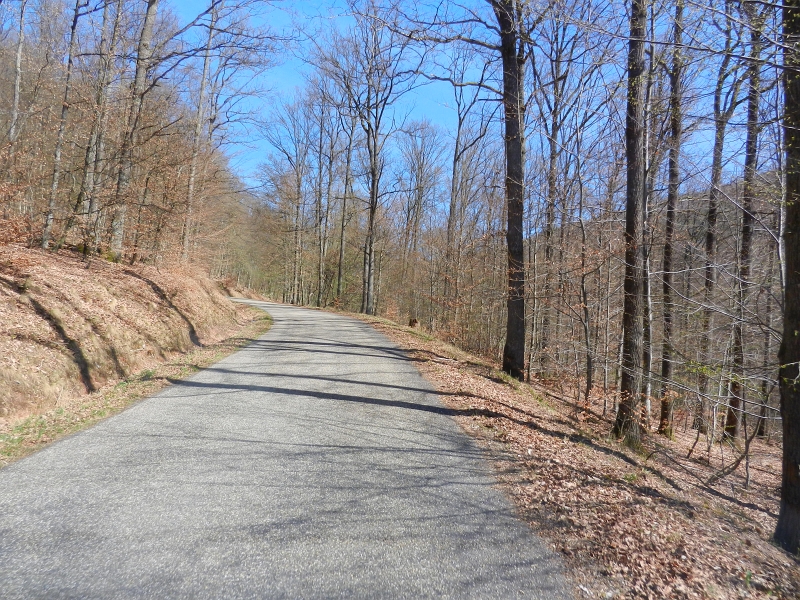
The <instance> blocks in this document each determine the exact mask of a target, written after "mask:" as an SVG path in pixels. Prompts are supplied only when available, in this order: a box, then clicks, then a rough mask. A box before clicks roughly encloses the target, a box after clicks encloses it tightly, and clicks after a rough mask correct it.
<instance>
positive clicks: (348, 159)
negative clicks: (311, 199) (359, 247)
mask: <svg viewBox="0 0 800 600" xmlns="http://www.w3.org/2000/svg"><path fill="white" fill-rule="evenodd" d="M355 130H356V119H355V116H353V117H351V119H350V129H349V135H348V137H347V155H346V158H345V166H344V193H343V194H342V223H341V230H340V232H339V265H338V269H337V272H336V299H337V300H338V299H340V298H341V297H342V270H343V267H344V243H345V239H346V237H345V229H346V227H347V198H348V196H349V194H350V186H351V183H350V181H351V178H352V174H351V161H352V158H353V141H354V140H353V138H354V137H355Z"/></svg>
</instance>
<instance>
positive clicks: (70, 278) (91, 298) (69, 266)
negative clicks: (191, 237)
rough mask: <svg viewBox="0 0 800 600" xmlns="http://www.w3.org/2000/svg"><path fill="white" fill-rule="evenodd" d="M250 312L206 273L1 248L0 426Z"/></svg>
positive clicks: (76, 395)
mask: <svg viewBox="0 0 800 600" xmlns="http://www.w3.org/2000/svg"><path fill="white" fill-rule="evenodd" d="M252 311H253V309H250V308H248V307H244V306H239V305H235V304H233V303H231V302H230V301H229V300H228V299H227V298H226V296H225V294H224V293H223V291H222V290H221V289H220V286H219V285H217V284H216V283H215V282H213V281H212V280H210V279H209V278H208V277H206V276H204V275H203V274H201V273H200V272H198V271H194V270H190V269H177V268H176V269H157V268H155V267H151V266H141V265H137V266H127V265H123V264H115V263H111V262H108V261H105V260H102V259H96V258H95V259H92V260H90V261H89V262H85V261H84V260H82V258H81V256H80V255H77V254H74V253H71V252H64V251H62V252H59V253H49V252H44V251H41V250H32V249H27V248H24V247H21V246H15V245H6V246H0V426H8V425H9V424H11V423H12V422H17V421H19V420H20V419H22V418H24V417H26V416H30V415H38V414H42V413H44V412H46V411H48V410H52V409H57V408H58V407H61V406H66V405H67V404H69V403H70V402H73V401H75V400H76V399H80V398H82V397H85V396H87V395H88V394H91V393H94V392H96V391H97V390H100V389H101V388H103V387H104V386H108V385H110V384H114V383H117V382H119V381H122V380H126V379H127V378H129V377H131V376H132V375H134V374H136V373H138V372H140V371H142V370H145V369H151V368H153V367H155V366H156V365H159V364H161V363H164V362H165V361H167V360H169V359H170V358H172V357H174V356H177V355H180V354H182V353H185V352H187V351H189V350H192V349H200V348H205V347H208V346H209V345H213V344H215V343H217V342H219V341H220V340H223V339H225V338H227V337H229V336H231V335H233V334H235V333H237V332H239V331H240V330H241V329H242V327H243V326H244V325H246V324H247V323H249V322H251V321H252V320H253V319H254V316H253V315H254V313H253V312H252Z"/></svg>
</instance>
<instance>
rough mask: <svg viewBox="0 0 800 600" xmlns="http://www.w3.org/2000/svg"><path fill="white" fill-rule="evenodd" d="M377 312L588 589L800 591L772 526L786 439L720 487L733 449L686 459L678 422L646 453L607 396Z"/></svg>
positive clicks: (757, 451) (760, 447) (660, 594)
mask: <svg viewBox="0 0 800 600" xmlns="http://www.w3.org/2000/svg"><path fill="white" fill-rule="evenodd" d="M362 318H363V317H362ZM364 320H366V321H368V322H370V323H372V324H373V325H374V326H375V327H377V328H378V329H380V330H381V331H383V332H384V333H385V334H386V335H388V336H389V337H390V338H392V339H393V340H394V341H395V342H396V343H398V345H400V346H401V347H402V348H404V349H405V350H407V351H408V352H409V354H410V355H411V357H412V358H413V359H414V360H415V362H416V364H417V365H418V367H419V369H420V371H421V372H422V373H423V375H424V376H425V377H426V378H427V379H428V380H430V381H431V382H432V383H434V385H435V386H436V388H437V390H438V391H439V393H440V396H441V399H442V402H443V403H444V404H445V405H446V406H448V407H449V408H452V409H454V410H455V411H456V412H457V414H458V415H459V416H457V417H456V420H457V421H459V423H460V424H461V425H462V427H463V428H464V430H465V431H466V432H467V433H469V434H470V435H472V436H473V437H474V438H475V439H476V440H477V441H478V442H479V443H480V444H482V445H483V446H484V447H486V448H487V449H488V450H489V451H490V452H491V455H492V456H493V458H494V460H495V463H496V465H497V469H498V476H499V478H500V481H501V482H502V486H503V487H504V489H505V490H506V492H507V493H508V494H509V496H510V497H511V498H512V499H513V501H514V502H515V503H516V505H517V506H518V508H519V511H520V514H521V515H522V517H523V518H525V519H526V520H527V521H528V522H529V523H530V524H531V526H532V527H533V528H534V529H535V530H536V531H537V532H538V533H539V534H540V535H542V536H543V537H545V538H546V539H548V540H550V542H551V543H552V544H553V546H554V548H555V549H556V550H557V551H558V552H559V553H560V554H561V555H562V556H563V558H564V560H565V563H566V565H567V566H568V569H569V574H570V575H571V577H572V578H573V580H574V581H575V585H576V595H577V596H579V597H594V598H606V597H608V598H612V597H613V598H719V599H723V598H724V599H727V598H768V597H769V598H787V599H788V598H797V597H798V596H800V563H799V562H798V560H797V558H796V557H792V556H789V555H787V554H786V553H784V552H783V551H781V550H779V549H778V548H776V547H775V546H773V545H772V544H771V543H770V542H769V539H768V537H769V535H770V534H771V532H772V530H773V528H774V524H775V518H776V514H777V506H778V498H777V494H776V491H777V487H778V484H779V480H778V473H779V469H780V463H779V448H778V447H777V446H775V445H770V444H767V443H766V442H763V441H762V440H756V443H755V446H754V449H753V456H752V457H751V475H750V477H751V480H750V485H749V487H748V488H747V489H745V486H744V481H745V475H744V472H743V468H740V469H738V470H737V471H735V472H734V473H732V474H731V475H729V476H728V477H726V478H725V479H724V480H722V481H720V482H719V484H718V485H717V486H714V487H712V486H708V485H706V484H705V482H707V481H708V479H709V477H710V476H711V475H712V474H713V473H715V472H718V471H719V470H720V469H721V468H722V466H724V463H723V462H722V461H725V460H727V461H729V460H730V454H731V452H730V449H727V450H726V449H724V448H720V449H719V456H717V455H716V454H712V452H713V451H714V449H713V448H712V449H710V450H707V452H706V454H705V455H704V456H700V453H697V454H696V456H695V458H694V459H691V460H689V459H685V458H684V457H685V456H686V454H687V453H688V448H690V447H691V444H692V442H693V441H694V432H692V430H690V429H689V430H688V431H685V432H684V431H680V428H678V427H676V429H677V430H678V431H677V433H676V440H675V441H668V440H666V439H664V438H661V437H659V436H656V435H655V434H653V435H651V436H650V437H649V438H648V439H647V440H646V443H645V449H644V454H637V453H634V452H631V451H629V450H628V449H626V448H624V447H623V446H621V445H620V444H618V443H617V442H616V440H614V439H610V438H609V437H608V434H609V431H610V430H611V422H610V416H611V415H610V413H611V410H609V411H608V413H607V415H606V417H603V415H602V412H601V411H602V399H601V398H595V403H594V404H593V405H589V406H579V407H576V405H575V403H574V402H573V401H571V400H570V399H569V398H566V397H565V396H564V389H563V388H564V386H563V382H562V383H561V384H559V387H558V388H555V387H552V386H551V387H548V386H547V385H545V384H544V383H543V382H534V386H528V385H524V384H519V383H516V382H513V383H511V382H508V381H507V380H505V379H504V378H503V376H502V374H500V373H498V371H497V369H496V366H495V365H493V364H491V363H490V362H489V361H486V360H482V359H479V358H476V357H472V356H469V355H467V354H465V353H464V352H461V351H460V350H457V349H456V348H453V347H452V346H449V345H447V344H444V343H443V342H439V341H437V340H432V339H426V338H425V337H422V336H420V335H419V334H418V333H416V332H411V331H410V330H408V329H407V328H404V327H400V326H397V325H395V324H393V323H391V322H388V321H384V320H381V319H375V318H364ZM606 402H608V399H606ZM608 404H609V406H613V403H610V402H609V403H608ZM725 452H727V455H728V456H727V457H726V456H725V455H724V453H725Z"/></svg>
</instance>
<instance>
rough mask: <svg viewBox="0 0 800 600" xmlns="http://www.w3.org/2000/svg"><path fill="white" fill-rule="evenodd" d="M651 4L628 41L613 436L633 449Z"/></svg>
mask: <svg viewBox="0 0 800 600" xmlns="http://www.w3.org/2000/svg"><path fill="white" fill-rule="evenodd" d="M646 30H647V4H646V2H645V0H633V2H632V4H631V20H630V39H629V41H628V105H627V111H626V116H625V156H626V159H627V188H626V198H625V238H624V239H625V281H624V286H623V287H624V301H623V307H622V329H623V333H622V378H621V382H620V403H619V408H618V409H617V418H616V421H615V422H614V429H613V432H614V434H615V435H617V436H620V437H624V438H625V442H626V443H627V444H630V445H638V444H639V442H640V440H641V425H640V423H639V417H640V411H639V403H640V392H641V388H642V385H641V382H642V372H641V360H642V334H643V331H642V253H641V244H642V198H643V196H644V187H645V169H644V91H645V90H644V72H645V60H644V45H645V35H646Z"/></svg>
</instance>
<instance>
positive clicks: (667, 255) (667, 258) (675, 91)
mask: <svg viewBox="0 0 800 600" xmlns="http://www.w3.org/2000/svg"><path fill="white" fill-rule="evenodd" d="M683 1H684V0H678V1H677V2H676V4H675V23H674V26H675V34H674V36H673V38H674V39H673V44H674V49H673V52H672V69H671V70H670V72H669V86H670V96H669V121H670V146H669V181H668V183H667V215H666V223H665V224H664V258H663V260H664V262H663V267H662V271H663V275H662V288H661V291H662V299H663V303H664V309H663V310H664V329H663V333H662V338H661V390H660V392H659V395H660V396H661V415H660V418H659V422H658V432H659V433H661V434H663V435H665V436H667V437H672V396H671V395H670V392H669V382H670V380H671V379H672V311H673V309H674V307H673V302H672V269H673V265H672V252H673V242H672V237H673V234H674V231H675V206H676V205H677V203H678V191H679V188H680V183H681V171H680V153H681V135H682V133H683V128H682V117H683V114H682V111H681V102H682V99H683V94H682V90H681V77H683Z"/></svg>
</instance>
